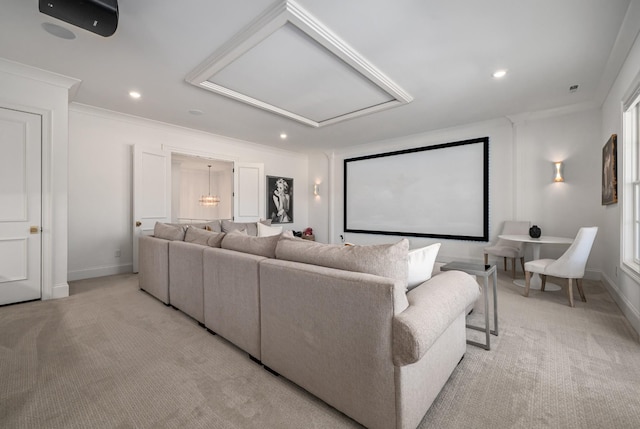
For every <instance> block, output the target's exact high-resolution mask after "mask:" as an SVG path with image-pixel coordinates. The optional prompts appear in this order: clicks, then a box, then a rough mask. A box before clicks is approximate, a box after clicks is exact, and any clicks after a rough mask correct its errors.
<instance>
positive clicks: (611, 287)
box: [600, 273, 640, 339]
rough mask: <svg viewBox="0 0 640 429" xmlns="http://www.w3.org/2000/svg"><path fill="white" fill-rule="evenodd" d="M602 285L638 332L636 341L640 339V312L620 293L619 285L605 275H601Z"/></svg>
mask: <svg viewBox="0 0 640 429" xmlns="http://www.w3.org/2000/svg"><path fill="white" fill-rule="evenodd" d="M600 278H601V280H602V284H604V286H605V287H606V288H607V290H608V291H609V293H610V294H611V296H612V297H613V299H614V301H615V302H616V304H618V307H620V310H622V313H623V314H624V315H625V317H626V318H627V320H628V321H629V323H630V324H631V326H632V327H633V329H635V331H636V339H640V311H639V310H638V309H637V308H635V307H634V306H633V304H632V303H631V302H630V301H629V300H628V299H627V297H625V296H624V295H622V294H621V293H620V289H619V288H618V285H616V283H615V282H614V281H612V280H611V278H610V277H609V276H607V275H606V274H605V273H600Z"/></svg>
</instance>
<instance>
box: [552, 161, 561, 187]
mask: <svg viewBox="0 0 640 429" xmlns="http://www.w3.org/2000/svg"><path fill="white" fill-rule="evenodd" d="M563 170H564V164H563V163H562V161H559V162H554V163H553V171H554V175H553V181H554V182H564V171H563Z"/></svg>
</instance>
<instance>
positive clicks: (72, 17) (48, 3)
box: [39, 0, 118, 37]
mask: <svg viewBox="0 0 640 429" xmlns="http://www.w3.org/2000/svg"><path fill="white" fill-rule="evenodd" d="M39 8H40V12H42V13H44V14H45V15H49V16H52V17H54V18H57V19H60V20H62V21H64V22H68V23H69V24H71V25H75V26H76V27H80V28H84V29H85V30H88V31H91V32H92V33H96V34H99V35H101V36H104V37H109V36H111V35H112V34H113V33H115V32H116V28H118V0H39Z"/></svg>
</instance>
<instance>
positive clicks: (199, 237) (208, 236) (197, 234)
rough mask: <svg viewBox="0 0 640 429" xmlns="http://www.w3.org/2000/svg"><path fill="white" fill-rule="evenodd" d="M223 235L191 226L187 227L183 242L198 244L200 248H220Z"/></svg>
mask: <svg viewBox="0 0 640 429" xmlns="http://www.w3.org/2000/svg"><path fill="white" fill-rule="evenodd" d="M223 237H224V233H222V232H213V231H207V230H206V229H200V228H196V227H193V226H189V227H187V232H186V233H185V235H184V241H186V242H187V243H195V244H200V245H202V246H211V247H220V243H221V242H222V238H223Z"/></svg>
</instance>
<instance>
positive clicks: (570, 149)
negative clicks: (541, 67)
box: [514, 105, 605, 278]
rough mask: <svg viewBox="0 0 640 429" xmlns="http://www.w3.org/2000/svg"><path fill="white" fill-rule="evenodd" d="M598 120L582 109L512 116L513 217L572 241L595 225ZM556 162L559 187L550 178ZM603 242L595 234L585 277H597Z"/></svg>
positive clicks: (550, 251) (549, 252)
mask: <svg viewBox="0 0 640 429" xmlns="http://www.w3.org/2000/svg"><path fill="white" fill-rule="evenodd" d="M600 117H601V112H600V109H598V108H593V107H591V106H589V105H584V106H573V107H570V108H565V109H560V110H555V111H546V112H538V113H535V114H529V115H522V116H520V117H518V118H514V119H515V122H516V125H515V127H516V140H515V141H516V145H517V146H516V169H515V174H516V175H515V177H514V179H515V181H516V183H517V192H516V195H517V204H516V213H517V214H518V216H519V217H521V218H523V219H528V220H531V222H532V223H534V224H536V225H538V226H539V227H540V228H541V229H542V233H543V234H545V235H553V236H564V237H574V236H575V235H576V233H577V232H578V229H579V228H580V227H581V226H600V222H601V213H602V206H601V178H602V173H601V171H602V158H601V157H602V147H601V143H600V134H601V131H600V126H601V125H600ZM602 144H604V142H602ZM555 161H562V162H563V163H564V178H565V181H564V182H562V183H554V182H553V180H552V179H553V173H554V167H553V162H555ZM604 241H605V238H604V237H603V234H602V231H600V234H598V236H597V237H596V241H595V243H594V247H593V249H592V251H591V255H590V257H589V261H588V263H587V269H588V270H589V271H591V274H589V275H588V276H589V277H594V278H600V274H599V273H600V271H602V255H603V244H604ZM564 250H566V246H562V245H558V246H543V249H542V253H543V255H546V256H547V257H551V258H555V257H558V256H560V255H561V254H562V253H563V252H564ZM594 272H597V273H594Z"/></svg>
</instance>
